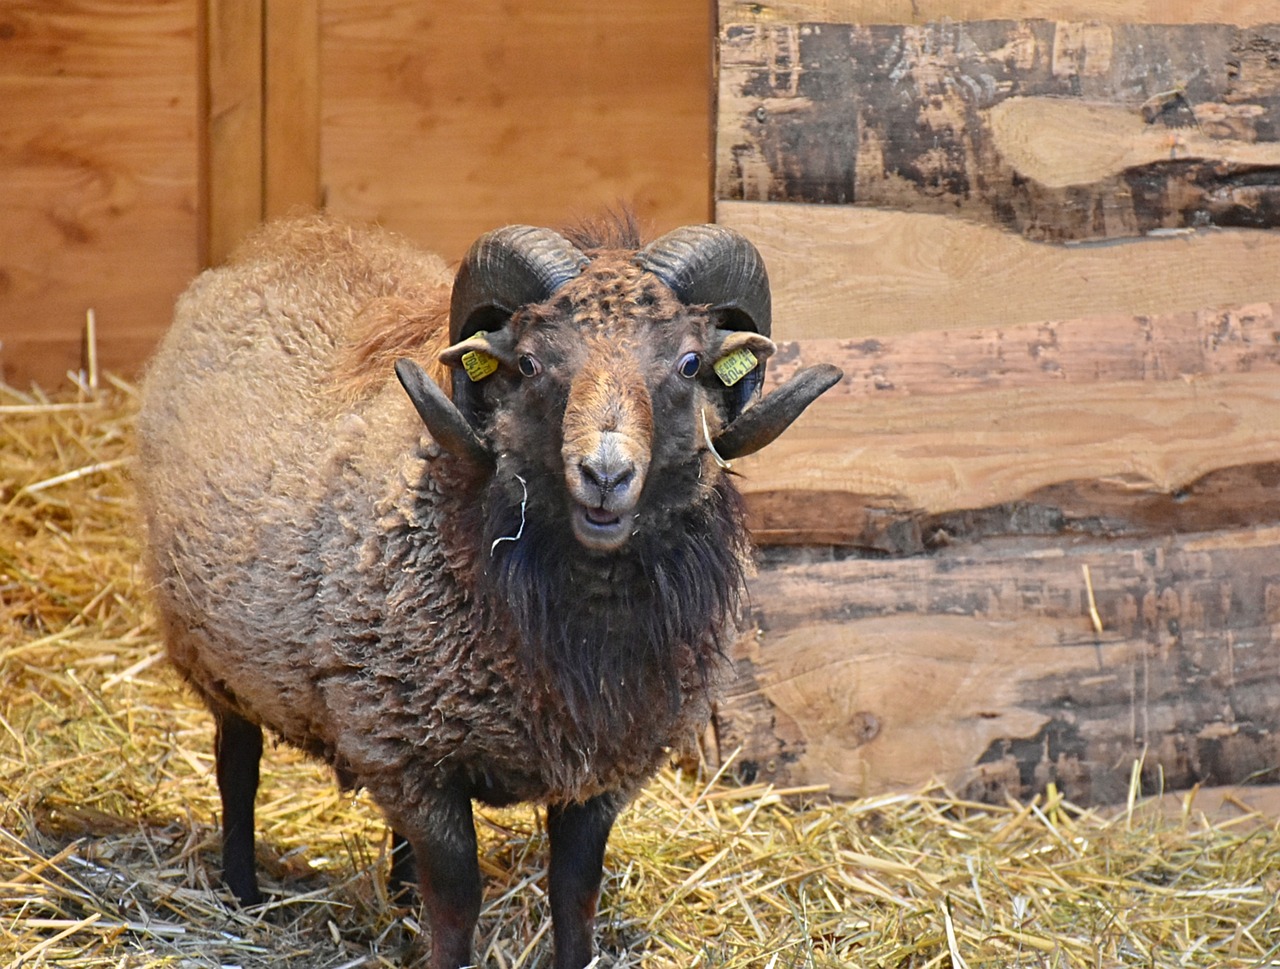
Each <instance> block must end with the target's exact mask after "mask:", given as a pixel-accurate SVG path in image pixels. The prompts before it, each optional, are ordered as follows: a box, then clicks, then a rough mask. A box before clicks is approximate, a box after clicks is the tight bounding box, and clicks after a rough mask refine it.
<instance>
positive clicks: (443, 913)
mask: <svg viewBox="0 0 1280 969" xmlns="http://www.w3.org/2000/svg"><path fill="white" fill-rule="evenodd" d="M397 830H400V831H405V832H406V834H407V838H408V841H409V843H410V844H411V845H412V846H413V857H414V858H415V859H416V860H417V863H418V884H419V887H420V889H421V892H422V908H423V914H424V915H425V917H426V920H427V925H428V927H429V928H430V930H431V969H458V967H460V966H469V965H471V942H472V937H473V936H474V934H475V928H476V920H477V919H479V917H480V896H481V888H480V864H479V861H478V860H477V858H476V829H475V824H474V822H473V821H472V818H471V799H470V798H469V797H467V795H466V794H465V793H463V792H461V791H459V790H456V789H448V790H443V791H440V792H438V794H437V796H436V797H435V798H433V799H432V801H431V803H430V804H428V805H425V806H424V807H423V809H422V810H421V811H419V812H418V813H417V814H416V816H414V817H413V818H412V819H411V823H409V824H407V825H404V826H399V825H398V826H397Z"/></svg>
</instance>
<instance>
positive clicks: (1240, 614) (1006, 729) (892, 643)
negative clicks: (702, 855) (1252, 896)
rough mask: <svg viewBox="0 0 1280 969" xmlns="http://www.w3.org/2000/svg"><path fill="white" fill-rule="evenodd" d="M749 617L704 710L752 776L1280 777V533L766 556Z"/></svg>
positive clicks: (834, 785)
mask: <svg viewBox="0 0 1280 969" xmlns="http://www.w3.org/2000/svg"><path fill="white" fill-rule="evenodd" d="M1084 566H1088V568H1089V580H1088V582H1086V579H1085V575H1084V571H1083V568H1084ZM1090 587H1092V589H1093V596H1094V602H1095V604H1096V609H1097V612H1098V615H1099V618H1100V622H1101V627H1102V628H1101V631H1100V632H1099V631H1096V630H1095V628H1094V625H1093V623H1092V621H1091V618H1090V615H1089V605H1090V601H1089V591H1088V590H1089V588H1090ZM751 604H752V617H751V618H752V621H753V622H752V625H753V627H754V628H753V629H752V630H751V631H750V632H749V633H748V634H747V635H745V636H744V637H743V639H742V640H741V642H740V643H739V644H738V646H737V648H736V651H735V652H734V654H733V659H734V664H735V674H736V679H735V680H734V681H733V682H732V683H731V685H730V687H729V690H728V692H727V696H726V698H725V700H724V702H723V703H722V704H721V706H720V708H719V709H718V711H717V714H716V734H717V738H718V744H719V749H720V751H721V752H722V754H724V755H727V754H728V753H729V752H730V751H733V750H735V749H736V748H738V747H741V752H740V753H739V755H738V758H737V759H736V761H735V763H734V769H735V770H736V771H737V772H738V774H739V776H741V777H743V779H752V780H771V781H775V782H777V783H780V784H812V783H823V784H830V785H831V789H832V792H833V793H834V794H836V795H838V796H861V795H868V794H875V793H879V792H883V791H887V790H896V789H902V788H912V787H916V786H918V785H920V784H923V783H925V782H927V781H928V780H929V779H930V778H934V777H937V778H941V779H942V780H944V781H946V782H947V783H948V784H950V785H951V786H952V787H953V789H956V790H958V791H959V792H961V793H962V794H965V795H968V796H973V797H979V798H990V799H995V800H997V801H998V800H1002V799H1003V798H1004V797H1005V796H1006V795H1012V796H1015V797H1020V798H1026V797H1029V796H1031V795H1032V794H1034V793H1037V792H1039V791H1042V790H1043V789H1044V787H1045V785H1046V784H1047V783H1049V782H1053V783H1055V784H1056V785H1057V786H1058V788H1059V790H1061V791H1063V792H1064V793H1065V794H1066V796H1067V797H1068V798H1070V799H1072V800H1075V801H1077V802H1079V803H1083V804H1092V803H1108V802H1115V801H1117V800H1122V799H1123V798H1124V796H1125V795H1126V793H1127V791H1128V786H1129V776H1130V768H1131V765H1132V763H1133V762H1134V761H1135V760H1137V759H1139V758H1143V764H1144V766H1143V772H1142V782H1143V789H1144V791H1145V792H1147V793H1157V792H1159V791H1160V790H1163V789H1165V787H1167V788H1168V789H1177V788H1185V787H1189V786H1191V785H1193V784H1197V783H1205V784H1231V783H1241V782H1244V781H1249V782H1266V781H1268V780H1271V781H1275V780H1277V776H1276V771H1277V764H1280V706H1277V704H1276V703H1275V702H1274V695H1275V682H1276V677H1277V675H1280V643H1278V642H1277V636H1276V630H1277V628H1280V626H1278V625H1277V621H1278V620H1280V606H1278V604H1280V530H1277V529H1274V528H1273V529H1258V530H1246V531H1236V532H1222V533H1214V534H1207V535H1187V536H1174V537H1166V538H1163V539H1161V540H1158V541H1150V540H1138V541H1131V540H1095V541H1080V540H1059V541H1046V540H1044V539H1020V540H1010V541H1003V542H991V543H986V544H984V545H981V546H977V547H971V548H968V549H965V550H963V551H960V550H953V551H949V552H944V553H941V554H938V555H936V556H932V557H926V558H914V559H905V560H867V559H845V560H831V559H828V560H825V561H817V560H814V556H813V555H812V553H797V554H796V555H793V556H791V557H790V558H786V557H780V556H778V555H776V554H775V555H773V556H772V557H767V558H766V560H765V564H764V566H763V567H762V569H761V571H760V574H759V575H758V576H757V577H756V578H755V579H754V581H753V582H752V583H751ZM1162 785H1164V786H1162Z"/></svg>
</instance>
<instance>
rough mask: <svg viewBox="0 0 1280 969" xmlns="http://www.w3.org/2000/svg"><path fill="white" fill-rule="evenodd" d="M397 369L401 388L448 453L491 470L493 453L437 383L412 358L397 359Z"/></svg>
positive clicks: (478, 466) (480, 467)
mask: <svg viewBox="0 0 1280 969" xmlns="http://www.w3.org/2000/svg"><path fill="white" fill-rule="evenodd" d="M395 367H396V376H397V377H398V378H399V379H400V385H401V386H402V387H404V390H405V393H407V394H408V395H409V400H411V401H413V407H414V409H415V410H416V411H417V412H418V416H419V417H420V418H421V419H422V423H423V424H425V425H426V427H427V430H428V431H430V432H431V436H432V437H433V438H435V439H436V442H437V443H438V444H440V446H441V447H443V448H444V449H445V450H446V451H449V452H451V453H452V454H455V455H457V456H458V457H460V458H466V459H467V460H468V461H470V462H471V463H472V464H473V465H475V467H476V468H478V469H481V470H491V469H492V468H493V452H491V451H490V450H489V448H488V446H487V445H486V444H485V443H484V441H482V440H481V439H480V436H479V435H478V434H476V432H475V429H474V428H473V427H472V426H471V425H470V424H469V423H467V419H466V418H465V417H463V416H462V414H461V413H460V412H459V411H458V408H457V407H455V406H454V404H453V401H451V400H450V399H449V398H448V397H446V396H445V395H444V391H442V390H441V389H440V388H439V387H437V386H436V382H435V381H434V380H432V379H431V378H430V377H428V376H427V375H426V372H425V371H423V369H422V368H421V367H420V366H418V364H417V363H416V362H414V361H413V360H410V359H409V358H408V357H401V358H400V359H399V360H397V361H396V364H395Z"/></svg>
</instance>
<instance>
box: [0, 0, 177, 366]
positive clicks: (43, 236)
mask: <svg viewBox="0 0 1280 969" xmlns="http://www.w3.org/2000/svg"><path fill="white" fill-rule="evenodd" d="M195 28H196V8H195V4H194V2H192V0H154V2H153V0H147V2H121V3H113V4H102V3H96V2H89V0H85V2H71V0H68V2H65V3H59V4H57V5H55V6H53V7H48V8H46V7H43V6H40V5H30V4H27V5H23V4H7V5H5V6H4V7H3V9H0V104H3V105H4V107H3V108H0V212H3V213H4V215H3V218H0V378H3V379H5V380H7V381H9V382H11V383H13V384H15V385H17V386H26V385H27V384H28V383H29V382H30V381H33V380H35V381H39V382H41V383H42V384H45V385H46V386H50V387H51V386H53V385H55V384H56V383H59V382H61V381H62V380H63V379H64V376H63V375H64V374H65V372H66V370H67V369H69V368H78V367H79V366H81V336H82V333H83V328H84V319H85V311H86V310H87V309H88V308H90V307H92V308H94V309H95V311H96V315H97V326H98V336H99V356H100V359H101V361H102V362H103V364H104V365H110V366H118V365H120V364H121V363H122V357H121V355H120V354H119V353H118V352H117V348H122V347H129V348H132V349H131V350H130V351H129V353H130V355H131V354H132V353H133V352H134V351H136V349H137V348H139V347H146V348H148V349H149V348H150V346H151V343H152V341H154V339H155V337H156V336H157V335H158V334H159V333H160V331H161V330H162V329H163V327H164V326H165V325H166V324H167V322H168V319H169V316H170V313H171V311H172V306H173V300H174V298H175V296H176V295H177V293H178V292H179V291H181V289H182V288H183V287H184V286H185V285H186V283H187V282H188V281H189V280H190V279H191V277H192V275H194V273H195V272H196V269H197V267H198V259H197V246H196V237H197V216H196V211H197V164H196V128H197V125H196V117H197V104H196V101H197V80H196V38H195ZM130 362H131V363H132V364H133V365H135V366H136V362H137V361H136V359H134V360H131V361H130Z"/></svg>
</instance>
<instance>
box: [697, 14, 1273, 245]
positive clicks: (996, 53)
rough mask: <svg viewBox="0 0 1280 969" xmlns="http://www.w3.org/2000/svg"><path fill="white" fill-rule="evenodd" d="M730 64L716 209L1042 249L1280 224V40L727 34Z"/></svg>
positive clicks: (988, 31) (1037, 23) (997, 28)
mask: <svg viewBox="0 0 1280 969" xmlns="http://www.w3.org/2000/svg"><path fill="white" fill-rule="evenodd" d="M720 64H721V70H720V84H719V114H718V122H717V153H716V167H717V179H716V195H717V198H721V199H732V200H744V201H752V200H758V201H786V202H810V203H822V204H836V205H851V204H857V205H871V206H881V207H892V208H897V209H902V210H911V211H915V212H929V213H936V214H945V215H959V216H963V217H965V218H968V219H972V220H975V221H981V222H987V223H989V224H992V225H997V226H1000V227H1002V228H1005V229H1009V230H1012V231H1015V232H1018V233H1020V234H1022V235H1024V236H1026V237H1027V238H1030V239H1036V240H1039V241H1071V240H1086V239H1106V238H1116V237H1122V236H1137V235H1143V234H1146V233H1148V232H1152V231H1167V230H1170V229H1180V228H1187V227H1192V228H1199V227H1204V226H1211V225H1216V226H1243V227H1249V228H1267V227H1273V226H1276V225H1280V164H1278V162H1280V145H1278V144H1277V132H1280V27H1277V26H1275V25H1270V26H1261V27H1255V28H1238V27H1232V26H1227V25H1190V26H1185V25H1184V26H1169V25H1151V24H1108V23H1104V22H1090V23H1088V24H1079V23H1073V22H1053V21H1044V20H1007V21H995V20H980V21H974V22H967V23H956V22H951V21H947V22H942V23H933V24H927V25H923V26H904V27H897V26H880V27H877V26H866V25H864V24H848V25H842V24H811V23H794V24H792V23H777V24H761V25H748V26H733V25H730V26H727V27H725V28H724V29H723V30H722V32H721V45H720ZM1010 101H1013V102H1015V103H1013V104H1009V102H1010Z"/></svg>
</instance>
